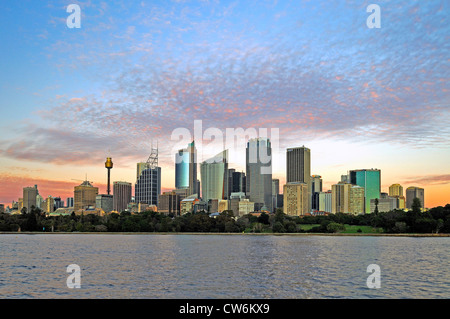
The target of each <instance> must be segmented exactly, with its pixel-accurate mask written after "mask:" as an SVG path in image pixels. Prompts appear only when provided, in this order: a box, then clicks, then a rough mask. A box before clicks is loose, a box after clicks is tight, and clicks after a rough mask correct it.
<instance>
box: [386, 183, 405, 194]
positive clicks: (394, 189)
mask: <svg viewBox="0 0 450 319" xmlns="http://www.w3.org/2000/svg"><path fill="white" fill-rule="evenodd" d="M389 196H403V187H402V186H401V185H400V184H392V185H391V186H389Z"/></svg>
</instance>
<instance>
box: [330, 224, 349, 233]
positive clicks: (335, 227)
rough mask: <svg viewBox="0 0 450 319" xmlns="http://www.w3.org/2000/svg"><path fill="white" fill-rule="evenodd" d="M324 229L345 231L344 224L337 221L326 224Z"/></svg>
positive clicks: (337, 231) (334, 231)
mask: <svg viewBox="0 0 450 319" xmlns="http://www.w3.org/2000/svg"><path fill="white" fill-rule="evenodd" d="M326 230H327V232H328V233H340V232H343V231H345V226H344V225H342V224H339V223H335V222H331V223H329V224H328V225H327V227H326Z"/></svg>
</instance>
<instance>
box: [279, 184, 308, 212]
mask: <svg viewBox="0 0 450 319" xmlns="http://www.w3.org/2000/svg"><path fill="white" fill-rule="evenodd" d="M308 194H309V192H308V185H307V184H306V183H301V182H292V183H287V184H285V185H284V186H283V197H284V199H283V211H284V213H285V214H286V215H289V216H303V215H305V214H307V213H308V212H309V208H308V203H309V200H308V196H309V195H308Z"/></svg>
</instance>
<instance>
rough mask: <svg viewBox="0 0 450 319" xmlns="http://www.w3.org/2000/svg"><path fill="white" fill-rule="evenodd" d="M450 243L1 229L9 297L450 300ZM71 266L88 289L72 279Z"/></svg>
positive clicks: (2, 286) (0, 261)
mask: <svg viewBox="0 0 450 319" xmlns="http://www.w3.org/2000/svg"><path fill="white" fill-rule="evenodd" d="M449 247H450V238H449V237H442V238H439V237H438V238H434V237H432V238H429V237H384V236H251V235H190V234H189V235H180V234H176V235H162V234H155V235H153V234H150V235H142V234H33V235H32V234H1V235H0V297H1V298H3V299H8V298H15V299H16V298H33V299H36V298H38V299H39V298H46V299H48V298H50V299H61V298H64V299H66V298H69V299H71V298H94V299H98V298H100V299H115V298H121V299H138V298H146V299H179V298H182V299H184V298H189V299H215V298H217V299H219V298H227V299H228V298H229V299H231V298H237V299H240V298H248V299H261V298H268V299H305V298H314V299H322V298H327V299H328V298H346V299H353V298H388V299H403V298H425V299H442V298H445V299H447V298H450V275H449V272H448V271H449V267H448V265H449V264H450V257H449ZM72 264H76V265H78V266H79V267H80V279H81V282H80V285H81V288H79V289H76V288H74V289H71V288H69V287H68V285H67V278H68V277H69V276H70V275H71V273H68V272H67V266H69V265H72ZM372 264H376V265H378V266H379V269H380V274H379V275H380V276H379V282H380V288H377V289H374V288H369V287H368V285H367V278H368V277H369V276H370V275H371V273H370V272H368V271H367V267H368V266H369V265H372Z"/></svg>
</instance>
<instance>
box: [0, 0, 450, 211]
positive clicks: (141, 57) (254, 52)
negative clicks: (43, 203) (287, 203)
mask: <svg viewBox="0 0 450 319" xmlns="http://www.w3.org/2000/svg"><path fill="white" fill-rule="evenodd" d="M372 3H375V4H378V5H379V7H380V21H381V25H380V28H369V27H368V25H367V23H366V22H367V19H368V18H369V16H370V15H371V14H372V13H371V12H367V10H366V9H367V6H368V5H369V4H372ZM70 4H78V5H79V7H80V9H81V27H80V28H69V27H68V25H67V18H68V17H69V16H70V14H71V13H68V12H67V11H66V9H67V7H68V6H69V5H70ZM449 7H450V3H449V2H448V1H410V0H408V1H377V0H370V1H319V0H316V1H299V0H297V1H281V0H279V1H276V0H272V1H249V0H246V1H218V0H216V1H214V0H209V1H208V0H203V1H188V0H172V1H170V0H165V1H96V0H86V1H75V0H69V1H66V0H55V1H33V0H29V1H24V0H21V1H2V2H1V3H0V43H1V50H0V70H1V73H0V110H1V111H0V112H1V113H0V114H1V116H0V127H1V132H2V133H1V135H0V203H3V204H5V205H10V204H11V202H12V201H13V200H15V201H17V200H18V198H19V197H22V189H23V187H27V186H33V185H35V184H36V185H38V189H39V192H40V194H41V195H42V196H44V197H46V196H49V195H51V196H54V197H58V196H60V197H62V198H63V199H65V198H66V197H73V187H74V186H77V185H79V184H80V183H81V181H82V180H84V179H85V178H86V176H87V179H88V180H89V181H92V182H93V183H94V186H97V187H99V191H100V193H105V192H106V174H107V173H106V169H105V168H104V162H105V159H106V157H107V156H110V157H112V160H113V162H114V168H113V169H112V171H111V178H112V181H127V182H130V183H133V184H134V183H135V181H136V163H137V162H141V161H146V160H147V158H148V156H149V155H150V152H151V148H152V146H153V147H155V146H156V145H157V147H158V150H159V165H160V166H161V167H162V189H163V191H165V190H170V189H173V188H174V186H175V181H174V160H175V151H176V150H177V149H179V148H182V147H186V146H187V142H188V140H189V137H186V134H185V136H184V137H180V136H181V135H179V134H178V133H179V132H184V133H186V132H190V134H191V137H192V138H194V137H196V144H197V146H200V151H199V160H200V161H201V160H205V159H207V158H209V157H211V156H212V155H215V154H217V153H219V152H220V151H222V150H223V149H225V148H227V147H229V146H230V145H231V147H230V148H231V149H230V155H231V156H230V164H229V167H230V168H236V169H237V170H242V171H245V147H242V145H239V143H235V144H234V145H232V144H227V143H226V141H227V138H229V140H228V141H230V140H231V138H233V135H231V137H230V132H239V129H242V130H243V131H244V132H250V131H251V130H255V131H256V132H258V134H259V136H262V135H264V133H266V132H267V133H266V134H267V137H269V138H271V141H272V147H273V154H274V158H273V178H279V179H280V184H281V185H282V184H283V183H284V181H285V175H286V172H285V170H286V168H285V161H286V159H285V153H286V148H289V147H297V146H306V147H308V148H310V150H311V171H312V174H315V175H321V176H322V178H323V183H324V190H328V189H331V185H332V184H335V183H337V182H338V181H340V177H341V175H343V174H346V173H347V172H348V171H349V170H352V169H364V168H368V169H369V168H378V169H381V186H382V189H381V190H382V191H383V192H387V191H388V188H389V185H391V184H394V183H399V184H401V185H402V186H403V187H404V190H406V188H407V187H409V186H418V187H423V188H424V189H425V207H435V206H439V205H445V204H447V203H450V164H449V163H450V161H449V159H450V91H449V90H450V85H449V78H450V39H449V38H450V26H449V23H448V21H449V15H450V8H449ZM200 126H201V129H199V127H200ZM227 129H228V130H227ZM195 130H196V132H197V134H195V133H194V131H195ZM227 132H228V134H227ZM241 137H242V136H241Z"/></svg>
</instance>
